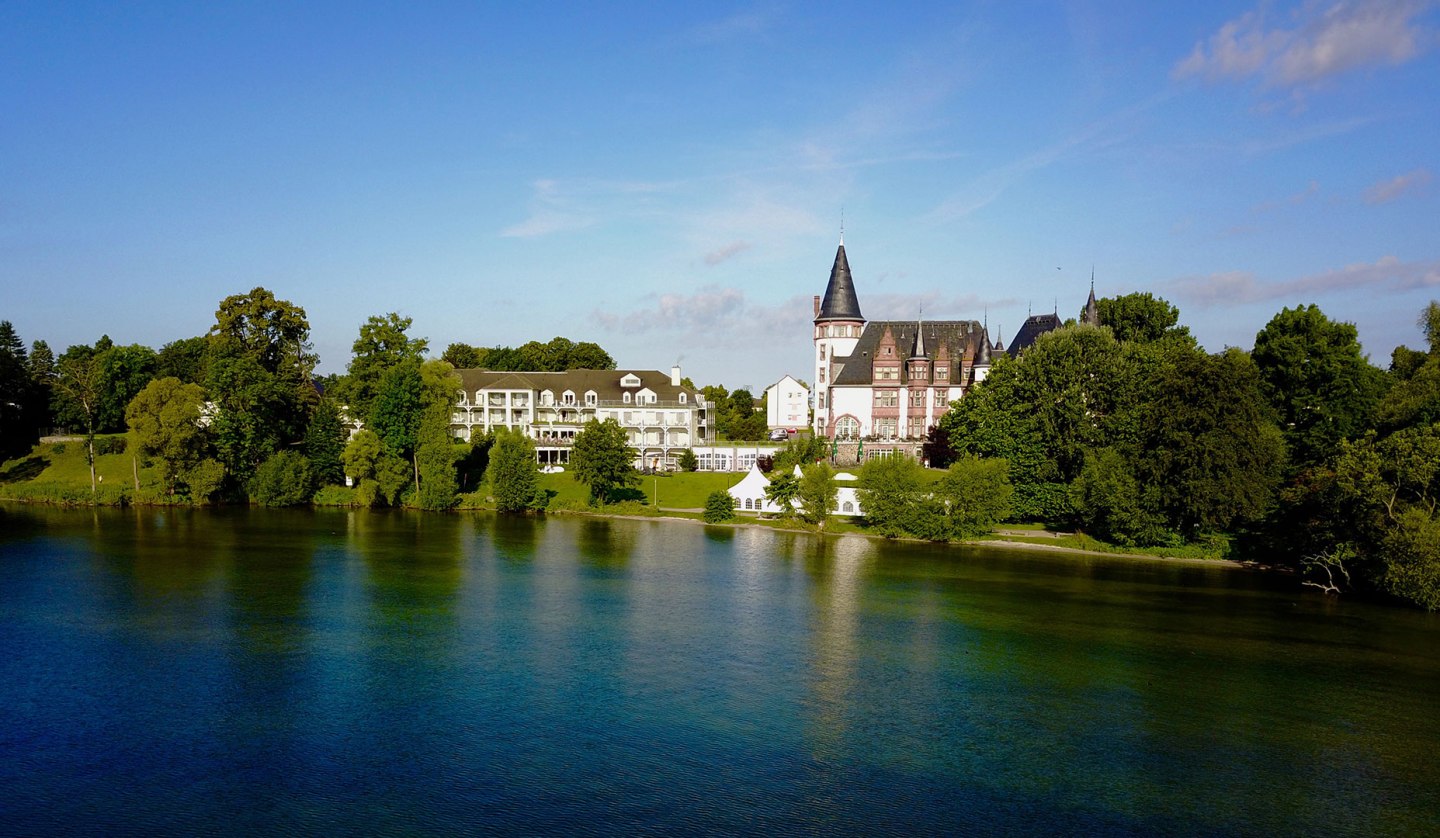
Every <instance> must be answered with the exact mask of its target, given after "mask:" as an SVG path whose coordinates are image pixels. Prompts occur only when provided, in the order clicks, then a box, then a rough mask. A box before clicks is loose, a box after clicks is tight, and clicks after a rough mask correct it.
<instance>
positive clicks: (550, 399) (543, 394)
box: [476, 390, 555, 405]
mask: <svg viewBox="0 0 1440 838" xmlns="http://www.w3.org/2000/svg"><path fill="white" fill-rule="evenodd" d="M476 398H479V396H478V395H477V396H476ZM540 403H541V404H543V405H552V404H554V403H555V394H554V393H552V392H550V391H549V390H542V391H540Z"/></svg>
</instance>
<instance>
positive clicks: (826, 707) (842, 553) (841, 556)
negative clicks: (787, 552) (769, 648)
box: [810, 536, 875, 752]
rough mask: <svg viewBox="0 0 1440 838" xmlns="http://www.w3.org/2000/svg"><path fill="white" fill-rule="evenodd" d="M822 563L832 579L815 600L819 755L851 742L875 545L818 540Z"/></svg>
mask: <svg viewBox="0 0 1440 838" xmlns="http://www.w3.org/2000/svg"><path fill="white" fill-rule="evenodd" d="M816 549H817V552H818V555H817V557H816V559H814V561H815V562H816V563H817V564H822V565H824V564H828V565H829V567H828V570H829V573H828V574H824V573H823V571H822V573H821V574H820V575H819V576H818V578H817V582H816V586H815V593H816V595H817V596H816V597H815V598H814V604H815V607H816V610H817V614H816V620H815V628H814V629H813V630H812V632H811V644H812V648H813V650H814V652H813V657H812V660H813V663H812V667H811V669H812V673H813V674H812V678H811V683H812V684H813V685H814V687H813V695H814V701H813V702H812V703H813V705H814V707H815V708H816V713H817V717H816V718H815V719H813V720H811V721H812V724H811V737H810V738H811V741H812V743H813V744H814V747H815V750H816V751H817V752H826V751H831V750H834V749H835V748H838V747H839V745H840V743H841V742H843V741H844V740H845V736H844V735H843V734H844V731H845V722H846V719H847V718H848V717H849V716H850V715H851V713H850V710H851V708H850V702H851V701H852V700H853V699H854V697H855V688H856V673H855V664H856V660H857V658H858V656H859V653H860V652H859V649H858V648H857V647H856V643H857V637H856V635H857V631H858V628H859V619H860V609H861V603H860V595H861V592H862V590H863V585H862V581H863V575H864V574H863V571H864V567H865V563H866V561H867V560H869V559H870V557H871V556H872V555H873V552H874V550H875V547H874V544H873V543H872V542H871V541H870V540H869V539H866V538H861V537H859V536H847V537H842V538H838V539H817V544H816Z"/></svg>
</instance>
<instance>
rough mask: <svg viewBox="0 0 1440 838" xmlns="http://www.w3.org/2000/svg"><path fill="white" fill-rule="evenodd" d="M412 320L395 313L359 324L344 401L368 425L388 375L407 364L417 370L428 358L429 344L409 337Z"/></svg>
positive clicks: (372, 318) (375, 317)
mask: <svg viewBox="0 0 1440 838" xmlns="http://www.w3.org/2000/svg"><path fill="white" fill-rule="evenodd" d="M411 325H412V320H411V318H409V317H401V316H400V315H399V314H397V313H395V312H393V311H392V312H390V313H389V314H386V315H383V316H372V317H370V318H368V319H367V320H366V321H365V322H364V323H362V324H360V335H359V337H357V338H356V339H355V343H354V345H353V346H352V347H351V349H352V351H353V353H354V356H353V357H352V358H351V360H350V365H349V376H348V377H347V378H348V381H347V385H346V389H345V391H344V393H343V397H344V398H345V399H346V401H347V402H348V404H349V408H350V411H351V414H352V415H354V416H358V417H360V418H361V419H362V420H364V421H369V416H370V409H371V405H372V404H373V403H374V401H375V398H376V396H378V395H379V394H380V393H381V392H382V389H383V379H384V377H385V374H386V373H388V372H389V371H390V370H392V369H394V368H395V367H398V366H401V365H404V364H414V365H416V366H417V368H418V365H419V364H420V362H421V361H422V360H423V359H424V357H425V351H426V349H428V348H429V345H430V343H429V341H427V340H426V339H424V338H411V337H410V336H408V335H407V334H406V332H407V331H409V329H410V326H411Z"/></svg>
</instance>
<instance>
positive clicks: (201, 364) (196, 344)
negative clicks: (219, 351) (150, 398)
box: [155, 335, 210, 385]
mask: <svg viewBox="0 0 1440 838" xmlns="http://www.w3.org/2000/svg"><path fill="white" fill-rule="evenodd" d="M209 364H210V337H209V336H208V335H200V336H199V337H193V338H181V339H180V340H172V341H170V342H169V343H167V344H165V345H164V346H162V347H160V351H159V352H158V353H157V354H156V356H155V377H156V378H164V377H167V376H169V377H172V378H178V379H180V380H181V381H184V382H186V383H187V384H200V385H204V383H205V380H206V378H207V377H208V375H209V369H208V367H209Z"/></svg>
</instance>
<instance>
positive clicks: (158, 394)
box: [125, 377, 210, 494]
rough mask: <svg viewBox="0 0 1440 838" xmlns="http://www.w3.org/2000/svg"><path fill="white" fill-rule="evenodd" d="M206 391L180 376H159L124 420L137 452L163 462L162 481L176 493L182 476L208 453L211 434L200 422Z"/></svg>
mask: <svg viewBox="0 0 1440 838" xmlns="http://www.w3.org/2000/svg"><path fill="white" fill-rule="evenodd" d="M204 406H205V392H204V390H202V389H201V388H200V386H199V385H198V384H186V383H185V382H183V381H181V380H180V379H178V378H173V377H166V378H157V379H155V380H154V381H151V382H150V383H149V384H147V385H145V389H143V390H141V391H140V392H139V393H138V394H137V395H136V396H135V398H134V399H131V401H130V404H129V406H128V407H126V408H125V421H126V423H127V424H128V425H129V426H130V437H131V439H132V440H133V441H134V442H135V445H136V448H137V449H138V453H143V454H145V455H147V456H152V457H154V458H155V459H157V460H158V461H159V463H160V474H161V481H162V483H163V484H164V487H165V491H166V493H167V494H174V493H175V487H176V483H177V482H179V480H180V479H181V476H182V475H184V474H185V473H186V472H188V471H189V470H191V469H193V468H195V466H197V465H199V464H200V462H201V461H202V460H204V459H205V457H206V456H207V454H208V453H209V447H210V440H209V433H208V432H207V430H206V428H205V427H204V426H203V425H202V424H201V421H200V417H201V412H202V410H203V409H204Z"/></svg>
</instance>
